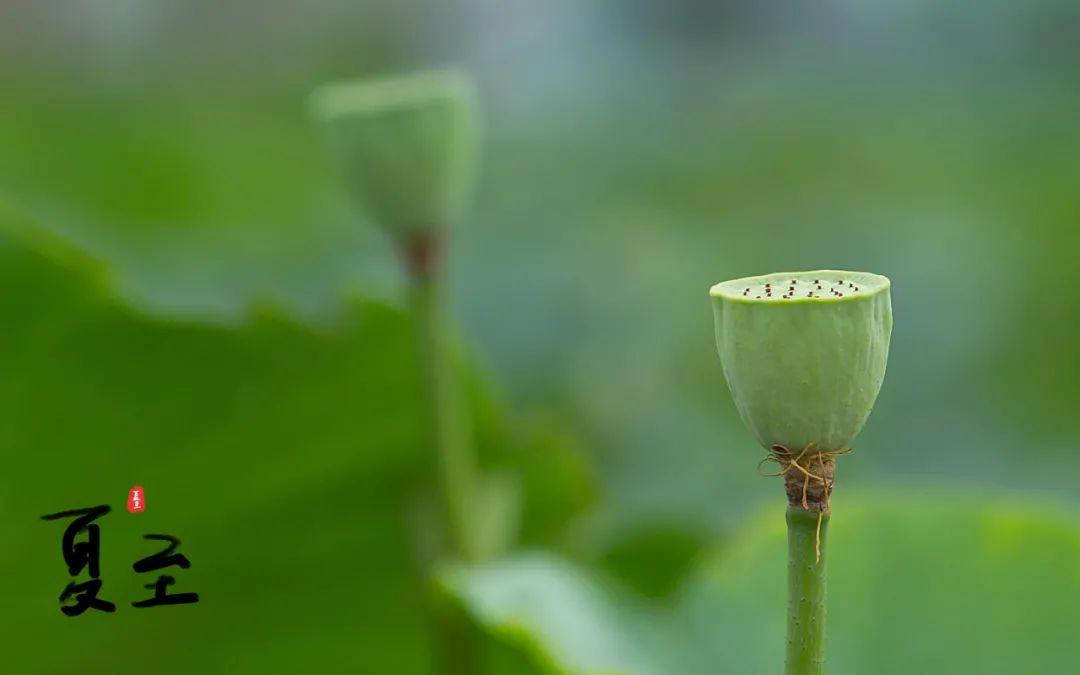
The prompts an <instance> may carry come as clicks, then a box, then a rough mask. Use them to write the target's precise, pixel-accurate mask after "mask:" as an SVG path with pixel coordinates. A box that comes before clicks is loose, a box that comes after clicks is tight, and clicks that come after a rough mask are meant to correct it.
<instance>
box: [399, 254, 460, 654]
mask: <svg viewBox="0 0 1080 675" xmlns="http://www.w3.org/2000/svg"><path fill="white" fill-rule="evenodd" d="M441 249H442V243H441V241H440V239H439V238H438V236H437V235H434V234H422V235H414V236H413V237H411V238H409V239H407V240H406V241H405V242H404V243H403V248H402V250H403V252H404V256H405V260H406V267H407V270H408V272H409V278H410V282H411V289H410V296H411V297H410V303H411V306H412V311H413V314H414V318H415V323H414V325H415V330H416V337H417V349H418V355H419V359H418V361H419V366H420V370H421V375H422V379H423V386H424V390H425V391H424V394H425V399H426V401H427V415H428V425H427V426H428V430H429V432H428V438H429V442H430V444H431V447H432V448H433V449H434V454H435V457H434V459H435V462H436V466H437V474H438V481H439V491H440V493H441V497H442V500H443V520H444V525H445V528H446V534H447V542H446V544H447V548H448V549H449V550H448V552H449V553H451V554H452V555H454V557H456V558H457V559H459V560H462V561H465V562H475V561H476V548H475V546H474V544H473V541H474V540H473V537H472V536H471V530H470V526H471V521H472V515H473V513H474V508H475V507H474V503H473V499H474V497H475V495H476V489H477V472H478V469H477V463H476V457H475V456H474V454H473V443H472V429H471V426H470V418H469V417H468V411H467V410H466V409H465V401H464V398H463V396H462V392H461V390H460V386H459V382H458V380H457V377H456V373H455V368H454V359H453V355H452V353H451V351H450V346H449V344H448V335H447V331H446V327H445V324H444V319H443V293H444V285H443V276H442V265H441V264H440V263H441V258H442V250H441ZM432 593H433V594H434V596H433V597H432V598H430V600H429V604H430V608H429V614H430V616H429V621H430V622H431V630H432V632H433V639H434V644H433V656H434V660H435V663H434V668H435V672H437V673H442V674H443V675H476V673H477V672H478V670H477V662H478V656H477V652H478V644H477V643H478V638H477V635H476V631H475V629H474V628H473V626H472V625H471V624H470V623H469V621H468V619H467V618H466V617H465V616H464V615H463V614H462V612H461V610H460V608H459V607H457V606H456V605H453V604H451V603H448V602H447V601H446V598H443V597H439V595H438V591H434V590H433V591H432Z"/></svg>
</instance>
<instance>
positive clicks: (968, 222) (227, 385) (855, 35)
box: [0, 0, 1080, 675]
mask: <svg viewBox="0 0 1080 675" xmlns="http://www.w3.org/2000/svg"><path fill="white" fill-rule="evenodd" d="M0 16H2V17H3V21H0V85H2V90H3V91H4V95H3V105H0V149H2V150H3V151H2V152H0V202H2V204H3V208H2V213H0V233H2V235H0V260H2V264H0V277H2V279H3V285H2V288H3V289H4V290H3V291H2V292H0V306H2V307H3V312H2V314H0V316H2V321H3V330H2V333H0V335H2V337H0V362H2V364H3V366H2V368H0V373H2V376H0V400H2V401H3V405H2V406H0V439H2V444H0V448H2V452H3V457H4V458H5V462H4V467H5V470H4V471H3V472H2V475H0V507H2V508H3V512H4V513H5V514H6V516H7V517H6V518H5V522H6V529H5V541H7V542H8V545H6V546H4V547H3V551H4V552H3V553H0V572H2V574H0V578H2V579H3V581H0V591H2V594H3V597H4V598H5V605H4V610H3V612H2V614H0V622H2V626H0V646H2V648H3V652H4V653H5V654H6V655H7V656H6V660H7V662H8V663H9V664H10V666H11V672H16V673H20V672H25V673H66V672H73V671H74V669H75V666H74V664H76V663H86V664H89V665H88V667H90V668H91V669H95V668H96V669H98V670H100V669H108V670H110V672H125V669H127V668H129V667H131V668H134V667H135V666H134V665H132V664H142V663H147V662H150V661H151V660H152V659H157V658H163V657H161V656H160V655H161V654H168V655H169V656H168V658H169V659H170V661H169V665H167V666H165V667H164V670H163V672H182V671H186V670H191V669H197V670H207V669H209V670H211V671H217V670H226V669H227V670H229V672H266V670H267V669H273V670H276V671H277V672H299V671H301V670H304V669H306V668H308V667H310V666H312V665H313V664H322V665H323V667H324V668H326V669H328V670H329V671H331V672H372V673H395V674H403V675H407V674H408V673H425V672H427V657H426V653H425V651H426V637H425V635H426V633H425V630H424V619H423V618H422V612H421V590H420V587H419V585H418V581H417V579H416V578H415V577H416V575H415V573H414V572H413V571H412V569H411V558H410V554H409V551H410V549H411V547H413V546H414V544H413V543H410V541H409V537H410V536H412V535H410V534H409V533H410V532H416V531H418V528H417V527H416V526H415V520H416V518H420V519H421V520H422V515H421V516H417V515H416V514H417V513H420V514H422V513H423V511H424V508H425V504H426V501H427V499H428V494H429V492H430V488H429V485H430V476H429V475H428V474H429V464H430V463H429V461H428V457H427V453H426V451H425V448H424V447H422V443H421V441H420V439H421V434H420V431H419V430H418V425H419V424H420V420H421V416H420V415H419V414H418V410H417V408H416V405H417V403H416V391H415V388H416V387H415V382H414V379H415V378H414V375H413V373H412V367H413V366H412V356H411V347H412V342H411V340H412V338H411V334H410V331H411V328H410V326H409V322H408V321H407V319H406V318H405V315H404V314H403V313H402V312H401V310H400V308H399V305H400V298H401V293H400V291H401V289H400V279H399V278H398V276H397V272H396V270H395V268H394V260H393V257H392V255H391V253H390V251H389V250H388V248H387V245H386V243H385V242H384V241H383V240H382V239H381V238H380V237H379V236H378V235H377V234H376V233H375V232H373V231H372V229H371V228H370V227H368V226H367V225H366V224H365V223H363V222H359V221H358V219H357V217H356V216H355V215H354V213H353V211H352V209H351V207H350V205H349V203H348V202H347V200H346V197H345V196H344V195H343V194H342V191H341V189H340V186H339V184H338V182H337V180H336V177H335V176H334V175H333V171H332V165H331V163H330V162H329V161H328V158H327V157H326V153H325V152H324V150H325V148H324V146H323V144H322V142H321V140H322V139H321V138H320V137H319V135H318V133H317V130H316V129H314V128H313V127H312V125H311V124H310V123H309V122H308V120H307V119H306V117H305V97H306V96H307V94H308V92H309V91H310V89H311V88H312V87H313V86H315V85H316V84H319V83H321V82H323V81H326V80H329V79H334V78H338V77H351V76H356V75H364V74H374V73H381V72H390V71H397V70H403V69H409V68H413V67H420V66H427V65H431V64H440V63H444V62H456V63H462V64H464V65H466V66H467V67H469V68H470V69H471V70H473V72H475V73H476V74H477V77H478V79H479V81H480V83H481V91H482V93H483V98H484V104H485V109H486V111H487V112H486V135H485V165H484V166H485V168H484V175H483V177H482V181H481V189H480V194H479V197H478V204H477V207H476V208H475V210H474V214H473V218H472V219H471V222H468V223H467V224H466V226H465V227H462V228H461V230H460V231H459V232H458V233H457V237H456V239H455V242H454V244H455V246H454V252H453V253H454V260H453V269H452V271H453V281H454V291H455V303H456V305H455V308H454V309H455V317H456V319H457V322H458V326H459V328H460V332H461V337H462V340H461V341H462V344H463V347H462V352H463V354H464V355H465V356H463V362H464V364H463V366H462V367H463V368H464V369H466V370H467V371H468V372H469V373H470V375H469V377H470V380H471V382H473V389H474V396H473V398H474V399H475V409H476V415H477V417H478V419H479V421H480V425H481V429H482V434H481V438H482V446H483V453H484V457H485V462H486V463H488V464H490V465H492V466H498V467H509V468H513V469H514V470H515V471H517V472H519V474H520V475H522V476H523V478H524V480H525V482H526V490H525V493H526V494H527V495H528V503H527V508H526V511H525V514H524V521H523V526H522V542H521V546H520V549H521V552H519V553H517V554H515V556H514V557H511V558H510V559H508V560H507V561H505V562H502V563H495V564H494V565H493V566H492V567H490V568H482V569H478V570H467V569H460V568H453V569H452V570H450V571H448V573H447V576H446V578H445V579H444V585H445V587H446V589H447V590H449V591H451V592H453V593H454V594H455V596H456V597H458V598H460V599H461V600H462V601H463V603H464V606H465V607H466V608H467V609H469V610H470V611H471V612H472V614H473V615H474V616H475V617H476V620H477V622H478V625H479V626H481V627H483V628H485V629H488V631H489V633H490V635H491V636H492V637H491V643H490V644H488V645H487V649H488V650H489V651H488V659H489V661H490V663H489V667H488V670H489V671H490V672H493V673H500V674H502V673H512V672H517V671H519V670H525V671H530V670H537V669H544V668H547V669H548V670H551V669H555V672H561V671H566V672H628V673H646V672H659V673H671V672H686V673H694V672H716V670H715V669H719V668H720V667H721V666H720V665H717V664H723V665H722V667H723V668H725V669H726V670H724V671H722V672H731V673H759V672H768V671H770V670H774V669H775V665H773V664H774V663H778V659H772V654H773V651H772V649H773V648H772V645H775V644H777V639H778V638H777V635H778V633H777V631H778V630H779V628H778V626H777V625H776V624H775V623H774V622H775V621H776V620H777V619H779V618H780V617H781V616H782V614H781V613H780V611H779V604H778V603H779V599H778V596H777V595H776V594H777V593H779V589H780V588H781V585H778V584H777V583H776V575H777V574H779V571H778V569H777V565H778V564H779V562H778V561H779V557H778V556H777V555H775V552H776V547H777V541H778V539H777V537H778V536H779V535H778V530H777V529H776V528H777V527H779V523H780V520H779V517H778V515H777V513H776V512H775V508H774V507H775V506H776V504H777V500H778V499H780V497H779V486H778V485H776V484H775V483H774V482H771V481H766V480H761V479H758V478H757V477H756V475H755V474H754V465H755V463H756V462H757V460H758V458H759V450H758V449H757V448H756V447H755V446H754V444H753V442H752V440H751V439H750V437H749V435H748V434H747V433H746V432H745V431H744V430H743V429H742V427H741V425H740V423H739V422H738V419H737V417H736V414H735V411H734V409H733V407H732V406H731V404H730V399H729V396H728V394H727V392H726V389H725V387H724V385H723V382H722V375H721V373H720V370H719V366H718V364H717V363H716V359H715V356H714V348H713V345H712V335H711V327H710V321H711V318H710V315H709V306H708V301H707V298H706V289H707V288H708V286H709V285H710V284H711V283H713V282H715V281H717V280H719V279H721V278H730V277H736V276H742V275H745V274H754V273H761V272H764V271H769V270H780V269H802V268H820V267H836V268H859V269H869V270H873V271H876V272H881V273H884V274H886V275H888V276H890V277H891V278H892V280H893V284H894V310H895V314H896V322H895V333H894V339H893V354H892V356H891V359H890V369H889V373H888V375H887V377H886V383H885V387H884V389H883V391H882V395H881V398H880V400H879V402H878V405H877V408H876V411H875V413H874V415H873V416H872V418H871V420H870V423H869V424H868V426H867V429H866V431H865V432H864V433H863V434H862V436H860V438H859V439H858V440H857V443H856V451H855V453H854V454H853V455H852V456H851V457H848V458H845V459H844V460H843V462H842V466H841V468H840V471H841V479H840V480H841V483H840V486H839V487H840V491H839V493H838V495H837V501H836V506H837V515H836V518H835V519H834V525H833V537H834V545H835V550H834V552H833V559H832V565H833V571H832V579H831V591H832V594H833V598H834V604H833V607H832V609H831V612H832V614H831V621H832V624H831V625H832V629H831V644H832V650H833V651H832V662H833V665H834V667H835V671H836V672H838V673H843V672H853V673H854V672H866V668H867V666H866V665H865V664H866V663H867V661H866V659H867V658H868V656H867V655H868V654H876V655H878V657H879V658H880V659H882V660H881V661H878V663H877V669H876V670H875V672H886V673H887V672H914V671H918V672H942V673H945V672H948V673H961V672H979V673H987V672H989V673H993V672H1008V671H1007V667H1013V668H1014V670H1015V669H1019V670H1025V671H1028V670H1031V671H1036V670H1048V669H1050V668H1052V667H1053V666H1054V665H1055V664H1060V663H1063V662H1065V661H1066V659H1067V658H1068V657H1069V651H1068V650H1069V643H1068V640H1067V639H1064V636H1061V635H1059V633H1060V631H1061V630H1062V627H1063V626H1068V625H1070V621H1071V619H1070V617H1071V614H1072V613H1074V610H1073V609H1072V607H1074V606H1075V605H1076V602H1075V599H1076V593H1077V589H1076V588H1075V574H1074V573H1073V572H1072V571H1071V570H1072V568H1073V567H1074V566H1075V565H1074V564H1073V562H1070V561H1071V560H1072V558H1073V557H1075V555H1076V544H1075V542H1076V537H1077V535H1076V533H1075V531H1074V529H1073V528H1072V527H1071V525H1070V524H1069V523H1068V518H1067V514H1068V512H1069V510H1070V509H1072V508H1075V500H1076V499H1077V497H1078V496H1080V495H1078V494H1077V492H1076V487H1075V484H1074V483H1075V481H1073V480H1072V475H1074V474H1075V472H1076V470H1078V469H1080V466H1078V465H1077V463H1078V461H1080V460H1078V459H1077V458H1078V457H1080V453H1078V452H1077V441H1076V439H1077V438H1078V437H1080V433H1078V432H1080V419H1078V418H1077V416H1076V415H1074V414H1073V412H1074V411H1075V410H1076V408H1077V405H1078V404H1080V377H1077V373H1078V372H1080V348H1078V347H1077V345H1080V322H1077V321H1076V320H1075V317H1076V316H1077V315H1078V312H1080V300H1078V299H1077V298H1078V297H1080V296H1077V295H1076V294H1074V293H1072V292H1071V289H1072V288H1073V286H1074V285H1075V284H1076V283H1077V282H1078V281H1080V268H1078V267H1077V266H1076V265H1075V260H1074V259H1075V256H1076V252H1077V250H1078V249H1080V230H1078V228H1077V222H1078V219H1080V191H1078V190H1077V189H1076V186H1077V184H1078V181H1080V131H1078V129H1077V126H1076V122H1075V120H1076V119H1077V118H1078V113H1080V93H1078V91H1077V89H1076V86H1075V82H1076V74H1077V72H1078V69H1080V52H1078V51H1077V49H1076V43H1075V40H1074V39H1073V37H1074V36H1075V34H1076V29H1077V28H1080V11H1078V10H1077V8H1076V7H1075V5H1074V4H1073V3H1068V2H1064V1H1056V0H1039V1H1038V2H1031V3H1023V4H1019V5H1018V4H1015V3H1005V2H982V3H953V4H951V5H949V6H948V7H941V6H939V5H938V4H937V3H899V2H883V3H873V4H854V3H847V2H831V3H824V4H817V5H813V6H805V7H804V6H801V5H800V6H795V5H792V4H790V3H776V2H769V3H739V2H728V3H703V2H696V1H692V0H679V1H677V2H667V3H662V4H660V3H648V2H625V3H618V4H614V5H611V6H606V5H604V6H592V5H588V4H580V3H571V2H565V1H561V0H560V1H556V2H548V3H539V4H537V3H527V2H509V3H497V4H493V3H485V2H479V1H478V0H456V1H455V2H444V3H426V2H422V1H420V0H416V1H410V2H379V1H376V2H367V3H345V2H339V1H335V0H320V1H319V2H314V3H304V6H303V7H300V6H299V5H297V4H294V3H287V2H279V3H261V2H260V3H255V2H238V3H231V4H230V5H229V6H228V7H227V8H223V7H221V6H219V5H218V4H215V3H208V2H188V3H180V4H177V3H164V2H145V1H143V2H126V1H113V2H106V1H100V2H80V3H72V2H62V1H59V0H58V1H52V2H35V3H28V2H27V3H23V2H7V3H2V4H0ZM134 484H142V485H144V486H146V488H147V491H148V505H149V509H148V511H147V512H146V513H145V514H142V515H140V516H138V517H133V516H129V515H127V514H126V513H125V512H124V511H123V510H122V509H121V508H120V499H121V498H122V496H123V494H125V493H126V490H127V489H128V488H129V487H130V486H131V485H134ZM849 491H852V492H856V491H857V493H858V495H856V496H851V497H847V496H845V493H847V492H849ZM1002 492H1005V493H1007V497H1005V498H1004V499H1003V498H1002V497H1001V496H1000V495H1001V493H1002ZM879 494H887V495H890V496H891V498H890V499H889V500H882V499H880V498H879V497H877V496H876V495H879ZM102 502H109V503H111V504H113V507H114V513H113V514H111V515H110V516H108V517H107V518H106V520H105V522H104V523H103V533H104V537H105V546H106V553H105V555H106V558H105V560H104V561H103V566H104V570H103V576H104V579H105V592H104V593H103V595H105V597H109V598H110V599H113V600H115V601H116V602H118V604H120V605H121V609H120V611H118V613H117V614H115V615H112V616H108V617H84V618H83V619H81V620H75V621H69V620H66V619H64V618H63V617H62V616H61V615H60V614H59V612H57V611H56V607H55V606H54V604H53V599H54V597H55V595H56V594H58V593H59V591H60V590H61V588H62V587H63V584H64V583H66V578H65V574H64V572H65V571H64V569H63V566H62V563H61V560H60V557H59V555H58V553H59V552H58V551H57V550H56V549H57V548H58V542H59V534H60V526H59V525H54V524H45V523H42V522H40V521H39V520H38V516H40V515H41V514H44V513H47V512H50V511H57V510H61V509H64V508H72V507H75V506H81V505H88V504H89V503H102ZM882 502H887V503H882ZM1003 503H1004V504H1005V506H1003V505H1002V504H1003ZM1033 504H1034V506H1033ZM762 509H764V510H765V514H764V515H754V514H756V513H759V512H760V511H761V510H762ZM154 530H162V531H168V532H172V533H174V534H176V535H177V536H179V537H180V538H181V539H182V540H183V541H184V549H185V550H186V552H187V553H188V555H189V557H190V558H191V559H192V563H193V566H192V568H191V569H190V570H188V571H186V572H184V573H183V574H182V575H180V583H181V584H182V585H186V586H190V587H191V589H192V590H197V591H199V592H200V593H201V594H202V595H203V597H204V600H203V602H202V603H200V605H198V606H196V607H194V608H178V609H177V610H176V611H168V610H162V611H154V610H149V611H148V610H142V612H152V613H148V614H143V613H140V611H138V610H131V609H128V610H127V611H125V609H124V604H126V603H127V602H130V601H131V600H135V599H137V598H138V597H139V594H141V593H142V592H143V590H142V589H141V588H140V585H141V583H143V581H142V580H139V579H137V578H136V576H135V575H133V574H131V573H130V568H129V565H130V563H131V562H132V561H133V560H134V559H135V558H136V557H138V556H139V555H140V554H145V553H146V552H144V550H143V543H142V542H141V541H140V540H139V536H140V535H141V534H142V533H144V532H149V531H154ZM419 531H421V532H423V528H422V527H421V528H419ZM959 570H964V571H966V572H967V573H963V574H962V573H960V572H959ZM980 588H993V589H994V592H993V594H988V593H986V592H983V593H980V592H979V590H978V589H980ZM507 589H510V590H507ZM899 589H904V592H903V593H901V592H900V591H899ZM913 589H914V590H913ZM533 597H539V598H541V599H543V600H544V602H543V603H540V604H535V603H531V602H530V601H529V598H533ZM925 617H935V620H933V621H926V620H925ZM976 620H977V621H978V622H979V623H978V625H979V627H980V631H985V638H979V637H978V636H976V635H974V634H973V633H971V631H972V624H971V622H973V621H976ZM574 626H581V627H582V629H581V630H580V631H570V630H568V627H574ZM981 634H983V633H980V635H981ZM570 638H572V639H573V641H572V642H571V643H569V644H568V643H567V642H566V640H567V639H570ZM957 644H959V645H970V646H971V647H972V650H962V649H957V648H955V647H950V645H957ZM976 646H977V647H978V650H977V651H978V658H977V659H976V658H974V657H972V658H970V659H966V660H964V661H963V662H960V663H957V662H954V661H953V660H952V659H954V658H955V657H956V655H957V654H958V653H967V654H968V655H970V654H971V653H972V651H973V650H975V647H976ZM1020 655H1024V656H1026V657H1027V658H1028V659H1029V660H1028V663H1027V666H1030V667H1025V666H1024V665H1023V664H1022V663H1021V662H1020V661H1019V659H1020V658H1021V656H1020ZM1030 659H1035V661H1034V662H1032V661H1030ZM703 664H704V665H703ZM883 664H884V665H883ZM1036 666H1038V667H1036ZM965 668H966V670H965ZM890 669H891V670H890Z"/></svg>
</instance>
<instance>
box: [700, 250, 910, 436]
mask: <svg viewBox="0 0 1080 675" xmlns="http://www.w3.org/2000/svg"><path fill="white" fill-rule="evenodd" d="M709 295H710V296H712V299H713V310H714V316H715V319H716V344H717V348H718V350H719V352H720V361H721V363H722V364H723V367H724V375H725V377H726V378H727V382H728V386H729V387H730V388H731V395H732V397H733V398H734V399H735V405H736V406H737V407H738V409H739V415H740V416H741V417H742V419H743V422H744V423H745V424H746V426H747V427H749V429H750V431H751V432H752V433H753V434H754V436H756V437H757V439H758V442H760V443H761V445H762V446H764V447H765V448H770V447H772V446H773V445H777V444H778V445H782V446H784V447H786V448H789V449H792V450H795V451H800V450H802V449H804V448H806V447H807V446H810V445H811V444H813V450H814V451H821V452H826V451H837V450H843V449H846V448H847V447H848V446H849V444H850V442H851V440H852V439H853V438H854V437H855V435H856V434H858V433H859V430H860V429H862V426H863V424H864V423H865V422H866V418H867V417H869V415H870V410H871V408H872V407H873V405H874V400H875V399H876V398H877V395H878V391H879V390H880V389H881V381H882V379H883V378H884V377H885V362H886V360H887V359H888V355H889V338H890V336H891V334H892V303H891V299H890V297H889V280H888V279H887V278H885V277H883V276H879V275H877V274H869V273H866V272H842V271H835V270H820V271H817V272H795V273H790V272H785V273H779V274H769V275H766V276H760V277H747V278H745V279H735V280H733V281H725V282H722V283H719V284H716V285H715V286H713V287H712V289H711V290H710V291H709Z"/></svg>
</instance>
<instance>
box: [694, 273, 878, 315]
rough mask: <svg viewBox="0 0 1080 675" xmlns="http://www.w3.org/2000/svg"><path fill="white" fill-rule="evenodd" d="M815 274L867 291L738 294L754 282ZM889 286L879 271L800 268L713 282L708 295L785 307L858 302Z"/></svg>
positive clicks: (782, 279)
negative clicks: (847, 280) (790, 295)
mask: <svg viewBox="0 0 1080 675" xmlns="http://www.w3.org/2000/svg"><path fill="white" fill-rule="evenodd" d="M814 275H819V276H841V277H845V278H850V279H854V280H856V281H857V282H858V283H859V284H860V285H863V286H865V287H866V290H865V292H862V293H860V294H858V295H845V296H843V297H835V296H821V297H813V298H807V297H795V298H788V299H784V300H779V299H776V298H768V299H765V298H756V297H753V298H751V297H747V296H744V295H742V294H741V289H743V288H745V287H747V286H754V285H757V284H765V283H767V282H768V283H771V282H773V281H776V282H778V285H779V283H781V282H783V281H784V280H786V279H791V278H792V277H795V278H806V277H808V276H809V277H813V276H814ZM891 286H892V282H891V281H889V278H888V277H886V276H883V275H880V274H874V273H872V272H856V271H849V270H831V269H824V270H809V271H802V272H773V273H771V274H762V275H758V276H752V277H741V278H739V279H729V280H727V281H721V282H720V283H718V284H714V285H713V286H712V287H711V288H709V295H710V296H711V297H713V298H719V299H721V300H725V301H728V302H741V303H746V304H758V305H776V306H781V307H783V306H786V305H802V304H812V303H820V304H827V303H841V302H858V301H860V300H864V299H867V298H872V297H874V296H876V295H879V294H880V293H882V292H883V291H888V290H889V288H890V287H891Z"/></svg>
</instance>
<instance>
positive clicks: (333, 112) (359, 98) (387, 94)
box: [308, 68, 476, 120]
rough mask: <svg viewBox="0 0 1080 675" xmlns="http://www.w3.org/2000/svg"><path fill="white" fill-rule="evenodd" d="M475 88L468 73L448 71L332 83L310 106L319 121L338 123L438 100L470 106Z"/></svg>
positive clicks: (314, 94) (315, 94)
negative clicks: (343, 119)
mask: <svg viewBox="0 0 1080 675" xmlns="http://www.w3.org/2000/svg"><path fill="white" fill-rule="evenodd" d="M475 89H476V87H475V85H474V84H473V80H472V78H471V77H470V76H469V74H468V73H466V72H465V71H463V70H460V69H457V68H445V69H442V70H426V71H421V72H417V73H410V74H406V75H386V76H382V77H375V78H370V79H358V80H344V81H340V82H331V83H328V84H324V85H321V86H319V87H318V88H316V89H315V90H314V91H313V92H312V93H311V96H310V97H309V100H308V104H309V107H310V109H311V112H312V114H313V115H314V116H315V117H316V118H318V119H321V120H334V119H341V118H345V117H352V116H358V115H359V116H364V115H379V114H383V113H388V112H393V111H395V110H407V109H414V108H418V107H422V106H425V105H428V104H430V103H432V102H437V101H461V102H464V103H468V102H469V101H471V100H472V98H473V97H474V96H475Z"/></svg>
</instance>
